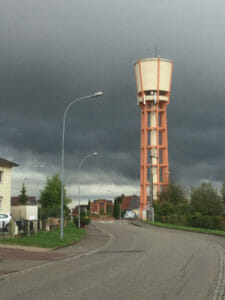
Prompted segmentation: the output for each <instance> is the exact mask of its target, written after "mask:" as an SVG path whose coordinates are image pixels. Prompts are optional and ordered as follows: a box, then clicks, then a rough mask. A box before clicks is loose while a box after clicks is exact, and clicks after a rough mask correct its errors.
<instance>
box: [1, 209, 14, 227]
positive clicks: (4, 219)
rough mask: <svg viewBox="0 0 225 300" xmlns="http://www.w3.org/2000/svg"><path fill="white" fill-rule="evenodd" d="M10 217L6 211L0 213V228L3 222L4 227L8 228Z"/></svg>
mask: <svg viewBox="0 0 225 300" xmlns="http://www.w3.org/2000/svg"><path fill="white" fill-rule="evenodd" d="M11 219H12V217H11V216H10V215H9V214H7V213H0V229H3V224H4V228H5V229H6V230H8V228H9V222H10V220H11Z"/></svg>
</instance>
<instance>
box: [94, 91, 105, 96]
mask: <svg viewBox="0 0 225 300" xmlns="http://www.w3.org/2000/svg"><path fill="white" fill-rule="evenodd" d="M102 95H103V92H102V91H99V92H96V93H94V97H98V96H102Z"/></svg>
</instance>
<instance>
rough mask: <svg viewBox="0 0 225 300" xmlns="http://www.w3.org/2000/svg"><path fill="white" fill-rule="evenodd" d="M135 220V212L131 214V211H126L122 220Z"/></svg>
mask: <svg viewBox="0 0 225 300" xmlns="http://www.w3.org/2000/svg"><path fill="white" fill-rule="evenodd" d="M135 218H136V214H135V212H133V211H132V210H127V211H126V213H125V215H124V219H128V220H129V219H130V220H132V219H135Z"/></svg>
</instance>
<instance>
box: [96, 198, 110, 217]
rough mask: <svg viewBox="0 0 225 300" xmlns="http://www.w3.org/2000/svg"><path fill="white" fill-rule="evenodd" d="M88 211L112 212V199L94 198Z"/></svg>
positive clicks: (97, 212) (98, 212)
mask: <svg viewBox="0 0 225 300" xmlns="http://www.w3.org/2000/svg"><path fill="white" fill-rule="evenodd" d="M90 211H91V213H92V214H105V215H106V214H109V215H112V214H113V201H112V200H106V199H98V200H94V201H93V202H91V203H90Z"/></svg>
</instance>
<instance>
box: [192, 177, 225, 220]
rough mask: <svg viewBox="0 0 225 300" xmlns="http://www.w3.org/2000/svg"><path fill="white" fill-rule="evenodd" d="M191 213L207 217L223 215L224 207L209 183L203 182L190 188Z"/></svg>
mask: <svg viewBox="0 0 225 300" xmlns="http://www.w3.org/2000/svg"><path fill="white" fill-rule="evenodd" d="M191 211H192V212H200V213H201V214H202V215H208V216H219V215H222V214H223V211H224V207H223V204H222V201H221V198H220V196H219V195H218V193H217V191H216V189H214V187H213V186H212V184H211V183H207V182H203V183H202V184H201V185H200V186H198V187H194V188H192V191H191Z"/></svg>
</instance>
